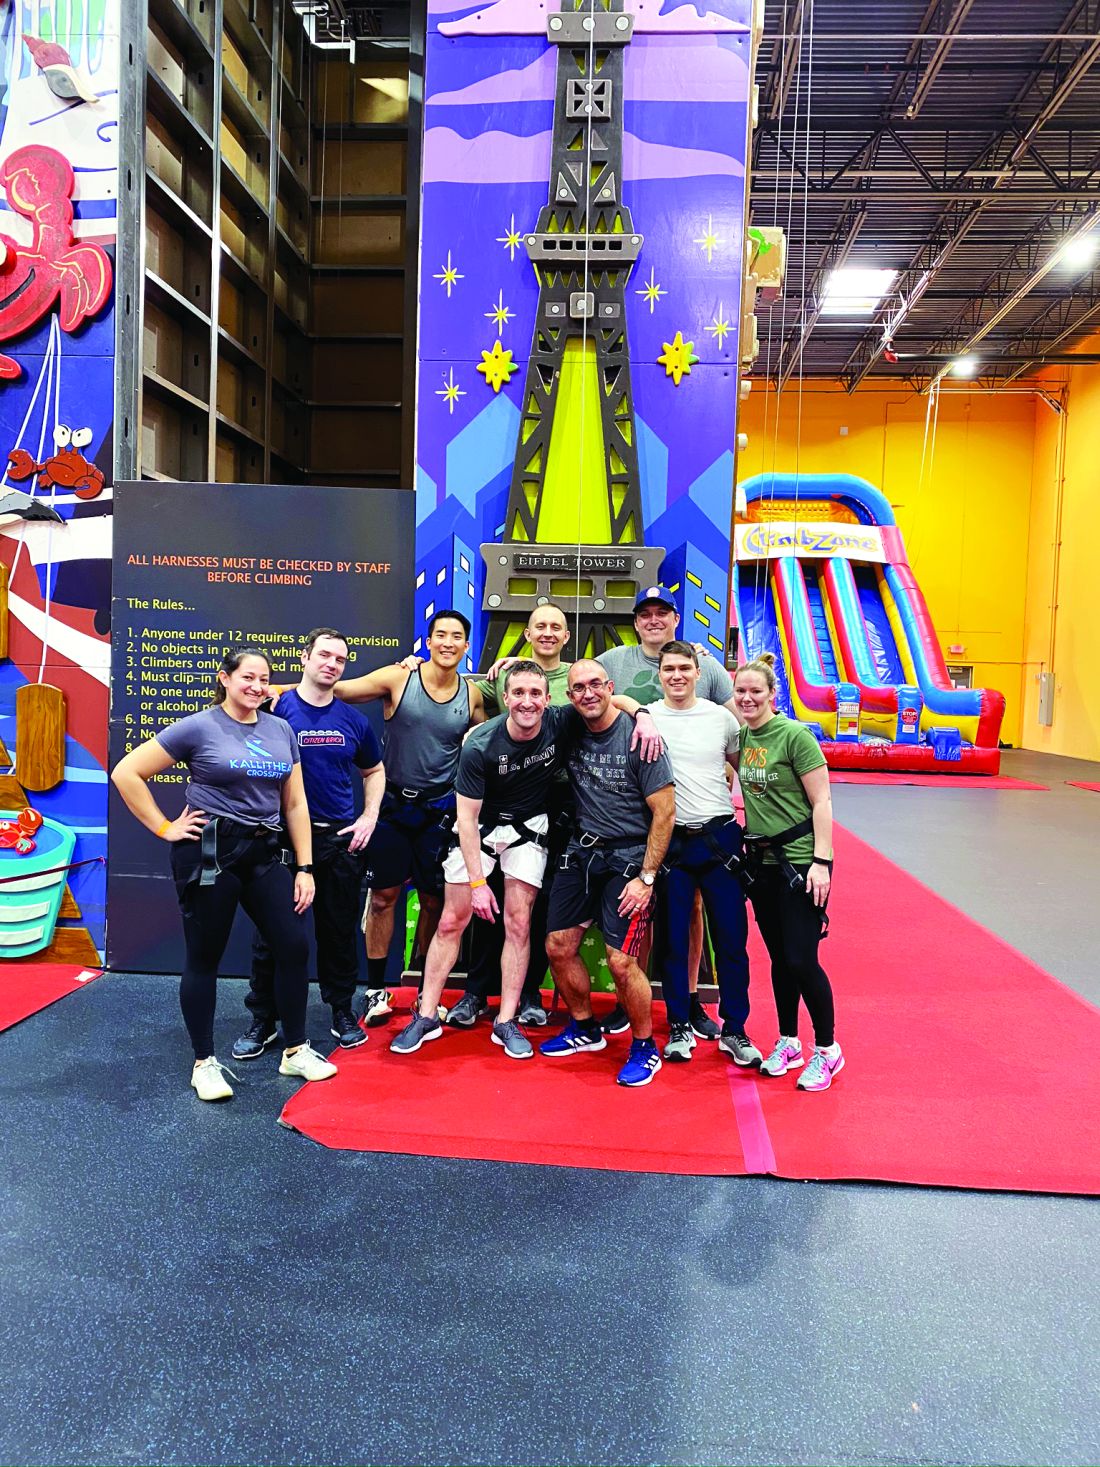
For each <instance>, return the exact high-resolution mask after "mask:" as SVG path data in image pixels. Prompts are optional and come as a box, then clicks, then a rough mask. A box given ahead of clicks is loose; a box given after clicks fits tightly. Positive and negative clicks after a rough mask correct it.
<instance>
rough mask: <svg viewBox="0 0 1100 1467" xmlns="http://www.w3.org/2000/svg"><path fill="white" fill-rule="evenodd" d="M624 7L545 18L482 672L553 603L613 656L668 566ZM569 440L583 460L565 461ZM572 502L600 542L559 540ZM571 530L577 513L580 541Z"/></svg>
mask: <svg viewBox="0 0 1100 1467" xmlns="http://www.w3.org/2000/svg"><path fill="white" fill-rule="evenodd" d="M623 3H624V0H562V8H561V10H560V11H558V12H554V13H553V14H551V15H549V16H548V17H547V22H546V34H547V38H548V39H549V41H550V42H551V44H552V45H555V46H556V47H557V49H558V58H557V84H556V90H555V97H554V133H553V149H552V156H551V164H550V186H549V197H548V200H547V203H546V205H545V206H544V208H543V209H542V211H541V212H540V214H539V218H538V224H537V225H536V227H535V229H534V231H533V232H532V233H530V234H528V235H526V237H525V243H526V248H527V255H528V258H529V259H530V261H531V263H532V265H533V266H534V267H535V273H536V275H537V277H538V281H539V299H538V311H537V315H536V318H535V328H534V333H533V337H532V342H531V355H530V359H529V361H528V365H527V374H526V379H525V382H524V388H523V409H522V416H521V419H520V427H519V436H518V441H517V444H516V456H515V461H514V463H513V466H512V482H511V488H510V492H509V496H508V510H507V515H506V518H505V524H504V535H503V539H502V540H501V542H500V543H493V544H487V545H482V547H481V553H482V556H483V557H484V560H485V567H486V573H485V600H484V606H485V609H486V610H487V611H488V612H489V616H490V619H489V628H488V634H487V636H486V638H485V643H484V651H483V665H484V666H488V665H489V664H490V663H492V661H493V660H494V659H495V658H496V657H497V656H500V655H503V654H506V653H511V652H514V651H515V650H517V648H518V645H519V642H520V638H521V634H522V627H523V626H524V625H525V624H526V621H527V616H528V613H529V612H530V610H531V607H532V605H533V604H536V603H537V602H539V601H540V600H541V601H546V600H558V601H561V602H562V603H563V604H564V605H565V608H566V609H567V610H568V611H569V612H570V614H571V619H572V613H573V611H574V609H575V610H576V614H577V623H578V624H577V626H576V628H575V631H574V639H573V651H574V656H576V657H580V656H583V655H586V654H587V655H589V656H594V655H595V654H596V653H598V652H601V651H603V650H604V649H605V648H606V647H611V646H617V645H618V644H619V643H621V642H622V641H623V640H624V638H623V635H622V632H623V630H625V629H626V628H627V627H629V626H630V625H631V622H632V618H633V611H634V599H635V596H636V594H637V588H638V587H639V586H641V585H648V584H650V583H652V582H654V581H656V580H657V572H658V570H659V568H660V565H661V562H662V560H663V559H664V550H663V549H658V548H647V547H646V546H645V545H644V544H643V534H644V527H643V524H642V506H641V494H640V491H639V483H638V447H637V433H636V428H635V422H634V403H633V397H632V394H631V388H630V350H629V345H628V342H627V335H626V285H627V281H628V280H629V278H630V272H631V270H632V269H633V267H634V263H635V261H636V260H637V258H638V255H639V253H640V251H641V248H642V236H641V235H640V234H637V233H636V232H635V230H634V223H633V220H632V219H631V217H630V210H629V209H627V208H626V207H625V205H624V204H623V202H622V173H623V162H622V159H623V54H624V52H625V50H626V48H627V46H629V44H630V41H631V37H632V35H633V30H634V17H633V16H632V15H629V14H627V13H626V12H625V11H624V9H623ZM563 381H564V382H565V384H566V392H569V391H575V390H576V389H577V388H578V386H579V391H580V394H581V399H582V401H581V407H580V434H579V437H578V436H577V431H576V410H575V404H574V403H568V402H565V401H563V398H564V396H565V393H564V392H563V390H562V388H563ZM597 396H598V429H599V432H600V434H601V443H600V448H599V452H598V453H597V452H595V450H594V449H593V447H592V445H593V443H594V439H595V432H596V428H597V424H596V422H595V417H596V414H595V412H593V414H592V417H591V418H588V419H586V417H585V414H584V406H585V403H586V401H588V400H590V399H591V400H592V401H593V406H594V399H595V398H596V397H597ZM567 418H569V420H570V421H571V422H572V424H573V427H572V429H570V428H568V427H567V425H566V419H567ZM556 423H557V424H558V429H559V430H560V431H556V430H555V424H556ZM570 432H572V435H573V437H574V438H577V447H578V449H579V452H577V453H576V454H575V456H574V455H571V454H568V453H567V454H566V456H565V458H564V459H563V455H562V445H563V441H568V435H569V433H570ZM586 444H587V446H588V449H589V450H590V451H589V452H588V453H587V454H586V453H585V447H586ZM586 464H587V465H588V466H589V468H590V469H591V470H592V472H591V473H589V474H586V473H585V465H586ZM601 464H602V467H601V466H600V465H601ZM581 495H583V496H584V498H585V501H586V502H585V507H584V516H585V518H584V523H585V524H587V525H589V526H596V525H598V526H599V538H598V540H596V541H594V542H591V543H590V542H588V541H586V542H585V543H581V544H578V542H577V540H576V539H574V540H573V541H571V542H563V541H562V540H561V538H560V537H559V538H558V539H557V540H555V539H554V536H553V533H552V532H553V528H554V525H555V522H556V523H557V526H558V528H559V530H560V522H561V519H562V515H561V513H560V504H555V502H554V501H555V500H556V499H557V500H562V499H576V498H577V497H578V496H581ZM580 514H581V509H580V506H578V510H577V523H578V525H579V524H580V523H581V519H580Z"/></svg>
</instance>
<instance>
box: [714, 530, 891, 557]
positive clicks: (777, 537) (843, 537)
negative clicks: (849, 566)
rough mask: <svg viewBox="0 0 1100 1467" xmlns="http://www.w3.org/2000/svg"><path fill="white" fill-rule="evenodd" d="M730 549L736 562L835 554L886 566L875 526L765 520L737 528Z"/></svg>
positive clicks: (885, 555) (882, 548) (880, 539)
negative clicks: (734, 555)
mask: <svg viewBox="0 0 1100 1467" xmlns="http://www.w3.org/2000/svg"><path fill="white" fill-rule="evenodd" d="M734 547H735V554H736V557H737V559H738V560H773V559H775V557H776V556H780V555H798V556H807V557H820V558H822V559H824V558H827V557H829V556H833V555H839V556H842V557H843V558H845V559H847V560H874V561H878V562H879V563H880V564H886V563H887V562H888V561H889V560H890V559H891V557H890V556H889V555H887V553H886V550H885V547H884V546H883V543H882V532H881V530H880V529H879V528H878V526H877V525H846V524H839V523H831V522H829V521H828V520H814V521H808V522H807V523H806V524H796V523H795V521H793V520H769V521H766V522H763V523H761V524H753V525H737V526H736V527H735V529H734Z"/></svg>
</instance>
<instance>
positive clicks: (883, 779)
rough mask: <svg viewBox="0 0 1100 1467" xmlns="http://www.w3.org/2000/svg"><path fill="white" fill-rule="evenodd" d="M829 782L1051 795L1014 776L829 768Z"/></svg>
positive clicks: (1042, 787) (1043, 786) (1044, 787)
mask: <svg viewBox="0 0 1100 1467" xmlns="http://www.w3.org/2000/svg"><path fill="white" fill-rule="evenodd" d="M829 782H830V783H831V784H857V785H858V784H862V785H869V786H876V787H881V788H883V789H886V788H888V787H889V786H890V785H904V786H905V787H907V788H908V789H929V790H946V789H952V788H954V789H959V790H979V789H989V790H1039V791H1043V792H1044V793H1047V794H1049V793H1050V785H1049V784H1037V783H1036V782H1035V781H1034V780H1031V779H1017V778H1016V776H1015V775H1014V774H923V773H920V772H918V771H913V772H910V773H908V774H907V773H905V772H904V771H899V772H897V773H896V774H888V773H887V772H886V771H885V770H880V769H874V770H871V769H830V770H829ZM1067 783H1071V781H1067Z"/></svg>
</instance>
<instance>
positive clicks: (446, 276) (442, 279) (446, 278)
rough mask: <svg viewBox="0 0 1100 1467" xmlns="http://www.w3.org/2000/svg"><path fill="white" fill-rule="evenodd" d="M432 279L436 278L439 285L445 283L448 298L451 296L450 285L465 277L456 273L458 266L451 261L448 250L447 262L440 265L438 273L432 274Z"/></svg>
mask: <svg viewBox="0 0 1100 1467" xmlns="http://www.w3.org/2000/svg"><path fill="white" fill-rule="evenodd" d="M432 279H433V280H438V281H439V283H440V285H445V286H446V287H447V299H448V300H450V298H451V287H452V286H453V285H457V284H458V282H459V281H460V280H465V279H466V277H465V275H460V274H459V273H458V266H457V265H454V264H452V263H451V252H450V250H448V251H447V263H446V264H445V265H444V266H443V267H442V269H441V270H440V271H439V274H438V275H433V276H432Z"/></svg>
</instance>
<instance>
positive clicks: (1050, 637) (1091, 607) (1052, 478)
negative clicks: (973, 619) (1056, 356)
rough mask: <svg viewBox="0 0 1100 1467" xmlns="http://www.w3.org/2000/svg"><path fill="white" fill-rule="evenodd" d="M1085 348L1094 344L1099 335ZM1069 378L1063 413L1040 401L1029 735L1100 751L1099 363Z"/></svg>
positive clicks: (1096, 754) (1079, 750)
mask: <svg viewBox="0 0 1100 1467" xmlns="http://www.w3.org/2000/svg"><path fill="white" fill-rule="evenodd" d="M1086 348H1090V349H1091V350H1093V351H1095V350H1096V343H1095V342H1092V343H1086V344H1085V346H1084V347H1083V349H1086ZM1064 376H1065V378H1066V389H1065V393H1066V395H1065V412H1064V414H1063V415H1062V417H1060V418H1059V417H1057V416H1056V415H1055V414H1054V413H1052V412H1051V411H1050V409H1049V408H1046V407H1044V406H1043V405H1042V404H1039V405H1038V406H1037V407H1036V419H1035V460H1034V469H1033V474H1032V480H1033V486H1034V487H1033V492H1032V514H1031V543H1030V549H1029V554H1028V579H1027V603H1026V623H1027V637H1026V645H1025V656H1026V661H1027V676H1026V677H1025V679H1024V714H1023V742H1024V745H1025V747H1026V748H1029V749H1041V750H1043V751H1044V752H1046V753H1049V754H1066V755H1070V756H1071V757H1073V758H1077V759H1100V650H1098V646H1100V639H1098V637H1097V631H1096V624H1097V592H1098V590H1100V586H1098V576H1097V561H1096V546H1097V543H1098V540H1100V452H1098V450H1097V438H1098V436H1100V367H1095V366H1083V367H1073V368H1071V369H1070V370H1069V371H1068V372H1066V373H1065V374H1064ZM1059 500H1060V501H1061V504H1060V511H1061V520H1060V523H1059ZM1051 669H1053V672H1054V675H1055V695H1054V723H1053V724H1052V725H1051V726H1050V727H1049V728H1047V727H1044V726H1043V725H1041V724H1040V723H1039V720H1038V712H1039V686H1038V676H1037V674H1038V673H1039V672H1040V671H1047V670H1051Z"/></svg>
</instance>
